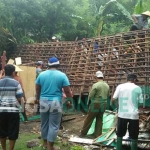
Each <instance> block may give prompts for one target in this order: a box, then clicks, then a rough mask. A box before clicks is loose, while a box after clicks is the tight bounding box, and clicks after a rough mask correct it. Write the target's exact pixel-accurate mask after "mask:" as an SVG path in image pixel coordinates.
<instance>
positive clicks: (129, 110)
mask: <svg viewBox="0 0 150 150" xmlns="http://www.w3.org/2000/svg"><path fill="white" fill-rule="evenodd" d="M113 98H114V99H117V98H118V103H119V108H118V117H120V118H125V119H133V120H137V119H139V112H138V104H139V103H143V97H142V90H141V88H140V87H139V86H137V85H135V84H134V83H130V82H127V83H124V84H120V85H118V86H117V89H116V91H115V93H114V95H113Z"/></svg>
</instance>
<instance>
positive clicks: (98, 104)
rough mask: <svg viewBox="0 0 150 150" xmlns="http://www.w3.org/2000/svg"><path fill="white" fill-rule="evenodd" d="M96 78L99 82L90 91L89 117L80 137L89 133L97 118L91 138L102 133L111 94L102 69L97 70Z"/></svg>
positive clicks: (85, 121)
mask: <svg viewBox="0 0 150 150" xmlns="http://www.w3.org/2000/svg"><path fill="white" fill-rule="evenodd" d="M96 78H97V82H96V83H95V84H93V86H92V89H91V91H90V93H89V98H90V99H91V104H90V107H89V111H88V114H87V117H86V118H85V120H84V124H83V127H82V129H81V135H80V137H83V136H86V135H87V133H88V131H89V129H90V127H91V125H92V123H93V120H94V119H95V118H96V123H95V131H94V133H93V134H92V135H90V136H91V138H96V137H98V136H100V135H101V134H102V124H103V123H102V122H103V114H104V111H105V109H106V102H107V98H108V96H109V86H108V84H107V83H106V82H104V81H103V78H104V76H103V73H102V72H101V71H97V72H96Z"/></svg>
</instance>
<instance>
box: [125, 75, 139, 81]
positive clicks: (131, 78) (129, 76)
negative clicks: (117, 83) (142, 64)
mask: <svg viewBox="0 0 150 150" xmlns="http://www.w3.org/2000/svg"><path fill="white" fill-rule="evenodd" d="M127 80H131V81H132V80H135V81H136V82H138V81H139V80H138V79H137V76H136V75H135V74H128V76H127Z"/></svg>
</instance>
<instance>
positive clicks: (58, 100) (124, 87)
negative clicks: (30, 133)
mask: <svg viewBox="0 0 150 150" xmlns="http://www.w3.org/2000/svg"><path fill="white" fill-rule="evenodd" d="M148 16H150V13H149V12H144V13H142V15H140V16H133V19H134V21H135V25H133V26H132V27H131V30H137V29H143V28H146V27H147V18H148ZM42 65H43V62H41V61H39V62H38V64H37V66H38V67H37V70H36V73H37V79H36V101H35V103H36V104H38V105H40V114H41V136H42V139H43V149H48V150H56V148H55V147H54V142H55V139H56V137H57V134H58V130H59V127H60V123H61V116H62V89H64V93H65V94H66V97H67V98H72V93H71V89H70V83H69V80H68V77H67V76H66V74H64V73H62V72H61V71H59V70H58V67H59V65H60V62H59V60H58V59H57V58H56V57H52V58H50V59H49V60H48V69H47V70H46V71H43V72H42ZM4 70H5V76H4V77H2V73H1V72H0V76H1V77H2V78H1V79H0V142H1V146H2V149H3V150H6V139H7V138H8V139H9V150H14V146H15V142H16V140H17V138H18V134H19V122H20V119H19V108H20V104H21V98H22V97H23V96H24V92H23V89H22V87H21V84H20V83H19V82H18V81H17V79H16V80H15V79H14V76H16V74H15V72H16V71H15V67H14V66H13V65H6V66H5V69H4ZM95 77H96V78H97V82H96V83H95V84H93V86H92V89H91V91H90V93H89V98H90V99H91V104H90V106H89V111H88V114H87V117H86V118H85V121H84V124H83V127H82V130H81V135H80V136H86V135H87V133H88V130H89V128H90V126H91V124H92V122H93V120H94V119H95V118H96V124H95V131H94V133H93V135H92V136H93V137H94V138H96V137H98V136H99V135H101V134H102V124H103V114H104V112H105V110H106V103H107V98H108V97H109V96H110V88H109V85H108V84H107V83H106V82H105V81H104V76H103V73H102V72H101V71H97V72H96V76H95ZM137 81H138V80H137V76H136V75H135V74H130V75H128V76H127V83H124V84H121V85H119V86H118V87H117V88H116V91H115V93H114V95H113V98H112V102H114V100H115V99H118V123H117V130H116V134H117V146H116V148H117V150H121V149H122V137H123V136H124V135H125V134H126V131H127V128H128V131H129V137H130V138H131V141H132V145H131V149H132V150H136V149H137V139H138V134H139V113H138V104H139V102H140V103H142V102H143V98H142V96H141V95H142V90H141V88H140V87H139V86H137V85H136V82H137Z"/></svg>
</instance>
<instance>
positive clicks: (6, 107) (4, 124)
mask: <svg viewBox="0 0 150 150" xmlns="http://www.w3.org/2000/svg"><path fill="white" fill-rule="evenodd" d="M14 73H15V67H14V66H13V65H6V66H5V77H4V78H3V79H1V80H0V141H1V145H2V149H3V150H6V138H7V137H8V139H9V144H10V145H9V150H14V146H15V142H16V140H17V138H18V134H19V123H20V118H19V107H20V104H19V103H21V97H23V92H22V89H21V85H20V84H19V82H18V81H16V80H14V79H13V74H14Z"/></svg>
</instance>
